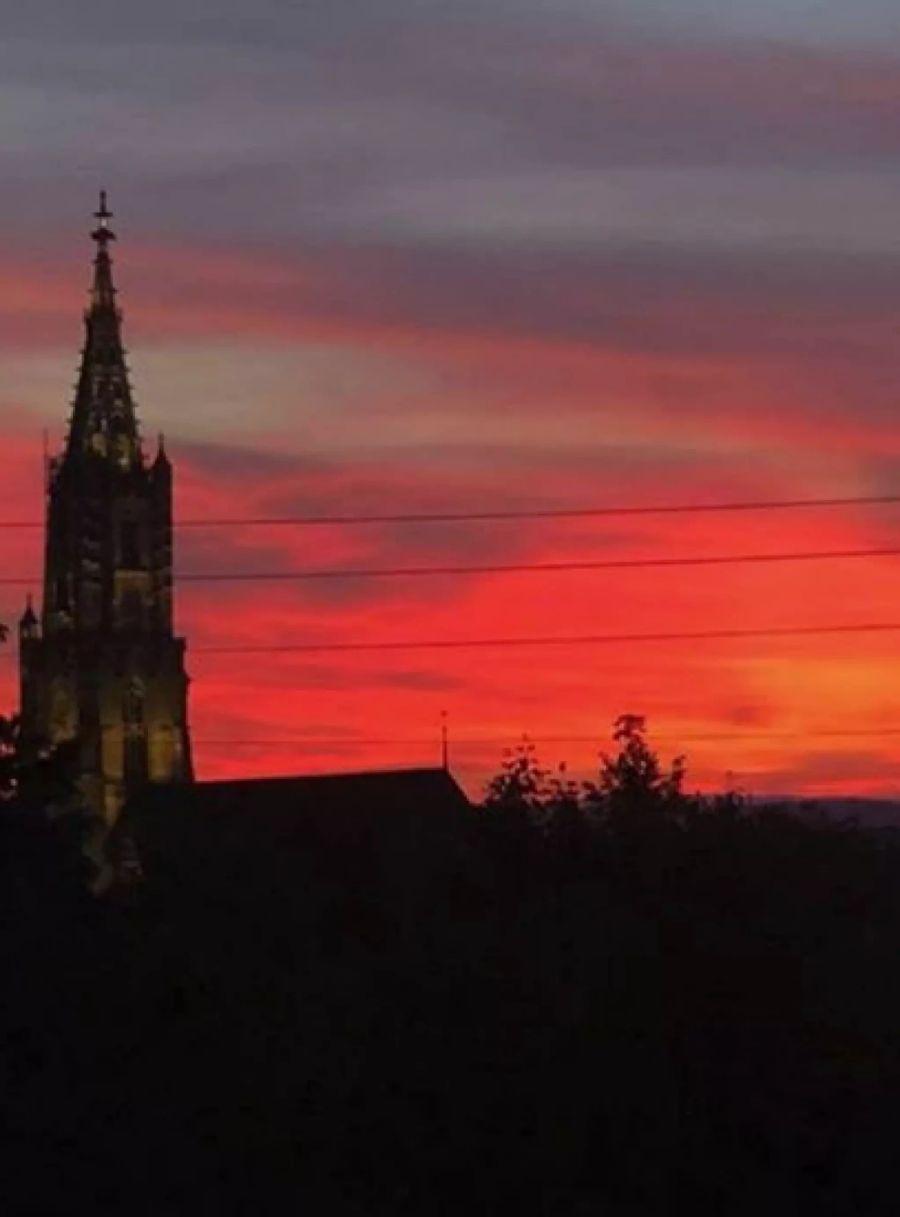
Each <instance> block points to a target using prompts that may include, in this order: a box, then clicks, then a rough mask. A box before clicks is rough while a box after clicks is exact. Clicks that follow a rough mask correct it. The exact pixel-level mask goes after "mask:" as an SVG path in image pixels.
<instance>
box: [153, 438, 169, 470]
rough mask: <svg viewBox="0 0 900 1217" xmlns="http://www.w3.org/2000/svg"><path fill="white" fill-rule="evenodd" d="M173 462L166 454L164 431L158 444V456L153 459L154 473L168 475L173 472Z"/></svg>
mask: <svg viewBox="0 0 900 1217" xmlns="http://www.w3.org/2000/svg"><path fill="white" fill-rule="evenodd" d="M171 468H172V462H171V461H170V460H169V458H168V456H167V454H166V437H165V436H164V435H163V433H162V431H160V433H159V437H158V439H157V442H156V456H155V457H154V458H153V471H154V472H155V473H164V472H165V473H168V472H169V471H171Z"/></svg>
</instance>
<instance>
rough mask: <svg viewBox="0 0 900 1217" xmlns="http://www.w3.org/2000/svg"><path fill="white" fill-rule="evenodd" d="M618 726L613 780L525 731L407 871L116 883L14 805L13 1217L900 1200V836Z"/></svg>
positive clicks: (58, 827) (628, 725) (739, 1209)
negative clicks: (464, 815) (535, 743)
mask: <svg viewBox="0 0 900 1217" xmlns="http://www.w3.org/2000/svg"><path fill="white" fill-rule="evenodd" d="M616 730H617V738H616V742H615V746H614V747H613V749H612V752H611V753H610V755H608V756H606V757H604V758H603V759H602V760H601V764H600V768H599V772H598V775H597V779H596V781H595V782H593V783H574V782H571V781H570V780H569V779H568V778H567V776H566V774H565V771H556V772H547V771H545V770H544V769H543V768H542V766H541V764H540V763H539V761H538V759H537V757H536V755H535V753H534V751H533V749H531V748H530V747H529V746H528V745H527V744H524V745H523V747H522V748H521V749H520V750H518V751H516V752H514V753H513V754H512V755H511V756H509V757H508V758H506V761H505V763H504V765H503V767H502V769H501V771H500V772H499V773H498V774H497V776H496V778H495V779H494V780H493V781H492V782H491V783H490V785H489V787H488V790H487V794H486V798H485V801H484V804H483V806H482V807H480V808H478V809H475V811H474V812H473V814H472V816H471V818H470V820H469V821H468V822H467V823H466V824H465V825H464V826H461V833H460V841H459V844H458V848H456V849H454V850H453V851H452V852H451V853H449V854H448V855H447V856H446V857H445V858H443V859H438V860H435V859H433V858H429V859H427V860H426V859H422V860H421V864H420V865H417V861H416V859H412V860H411V867H410V871H409V874H408V884H407V881H406V880H404V878H403V875H402V873H399V872H396V871H394V872H392V875H391V880H390V884H391V886H390V889H388V886H387V879H386V877H385V874H384V873H383V872H382V871H380V870H379V869H378V868H377V867H374V866H372V867H367V865H366V859H365V858H364V857H354V858H352V859H349V858H345V859H343V860H341V859H335V858H333V857H324V856H312V855H311V856H310V857H309V858H307V859H305V860H304V861H303V863H302V865H300V866H297V865H295V864H294V863H292V864H291V867H290V868H288V869H287V870H286V869H285V868H284V867H281V868H279V866H278V864H277V857H274V858H273V864H272V865H271V866H270V867H269V868H268V869H266V868H263V869H258V868H256V869H255V868H254V867H253V866H251V865H250V864H249V863H248V865H247V867H246V869H245V870H243V871H242V872H240V873H237V874H234V875H232V876H229V878H228V882H227V883H225V882H223V883H222V885H221V886H220V887H219V888H216V889H212V888H208V889H206V890H200V888H198V887H196V886H193V887H192V886H191V885H190V884H187V885H185V887H184V889H183V890H179V891H177V892H176V891H173V890H172V889H171V888H166V889H165V892H163V891H162V889H157V888H154V886H153V884H152V883H151V882H149V881H148V885H147V888H146V890H144V891H143V893H142V895H141V897H140V899H137V900H132V901H129V902H124V903H123V902H120V903H118V904H117V903H115V902H110V901H97V900H96V899H94V898H92V897H90V896H89V895H88V894H87V889H86V886H85V872H84V867H83V864H82V862H81V861H80V859H81V852H80V850H79V848H78V847H77V842H76V841H74V840H73V834H72V833H71V832H69V835H68V836H67V835H66V831H67V830H66V831H64V824H65V823H66V822H67V821H66V816H64V815H63V816H60V817H58V818H57V819H56V820H54V821H52V822H51V821H49V820H48V819H46V818H45V817H42V816H41V815H39V814H37V813H36V812H34V810H33V808H32V810H31V811H30V812H28V813H27V814H26V813H24V812H21V813H18V812H17V813H15V814H13V812H12V809H11V808H10V812H9V814H7V815H6V816H5V817H3V818H2V848H3V867H4V870H3V876H2V893H0V897H2V904H3V907H2V912H3V918H2V922H0V947H2V966H3V969H4V977H5V979H6V983H5V993H6V996H5V999H4V1003H3V1010H2V1024H3V1034H4V1043H3V1049H4V1054H3V1060H4V1067H5V1070H6V1072H5V1076H4V1088H3V1089H4V1094H5V1096H6V1098H5V1100H4V1107H5V1111H6V1116H7V1126H6V1131H5V1136H4V1143H3V1149H4V1154H3V1161H4V1167H3V1170H4V1173H5V1176H6V1178H5V1186H4V1187H3V1188H2V1189H0V1190H2V1192H3V1194H4V1195H5V1196H6V1197H13V1201H12V1203H9V1204H5V1211H6V1212H10V1213H20V1212H22V1213H24V1212H34V1213H41V1214H53V1213H56V1212H60V1213H61V1212H64V1211H65V1212H69V1211H71V1209H72V1208H73V1207H77V1208H82V1207H83V1208H90V1209H91V1210H92V1211H93V1212H94V1213H95V1214H98V1213H106V1212H109V1213H113V1212H116V1213H120V1212H122V1211H128V1212H129V1213H147V1214H151V1213H152V1214H160V1213H166V1214H169V1213H180V1212H197V1211H198V1210H200V1211H209V1212H216V1213H241V1214H243V1213H247V1214H250V1213H253V1214H256V1213H267V1212H276V1211H277V1212H284V1211H305V1212H309V1213H315V1214H318V1213H323V1214H325V1213H327V1214H332V1213H351V1214H373V1213H404V1214H423V1215H426V1214H427V1215H431V1214H448V1215H449V1214H453V1215H454V1217H455V1215H456V1214H462V1213H465V1214H474V1215H481V1214H484V1215H485V1217H486V1215H487V1214H492V1215H493V1214H496V1213H498V1212H500V1211H505V1209H507V1208H510V1207H513V1206H514V1207H515V1208H516V1209H517V1210H518V1211H519V1212H520V1213H524V1214H529V1213H535V1214H545V1213H547V1214H550V1213H552V1214H554V1217H556V1215H559V1217H576V1215H581V1214H588V1213H590V1214H595V1213H602V1214H612V1215H618V1214H622V1215H626V1214H628V1215H631V1214H634V1215H636V1217H637V1215H644V1214H646V1215H647V1217H656V1215H658V1214H659V1215H662V1214H680V1213H685V1212H700V1211H702V1212H704V1213H705V1212H710V1213H718V1214H723V1215H728V1217H731V1215H732V1214H733V1215H734V1217H744V1215H746V1217H751V1215H752V1217H759V1214H761V1213H766V1214H773V1213H775V1214H780V1213H785V1214H788V1213H789V1214H798V1213H805V1212H810V1213H816V1214H825V1215H831V1214H833V1215H835V1217H837V1215H838V1214H840V1215H841V1217H843V1215H845V1214H848V1213H854V1214H881V1213H884V1214H887V1213H891V1214H893V1213H894V1212H895V1211H896V1209H897V1205H898V1199H900V1187H898V1184H897V1181H896V1178H895V1167H894V1158H895V1150H894V1140H895V1129H896V1127H897V1123H898V1117H900V1061H898V1035H897V1027H898V1025H900V983H898V981H900V972H898V950H900V854H898V851H897V848H896V847H895V846H894V845H893V843H892V842H891V840H890V839H889V838H884V837H879V836H875V835H871V834H868V833H866V832H863V831H861V830H860V829H858V828H856V827H854V826H852V825H848V824H833V823H830V822H828V821H827V820H825V819H823V818H816V817H815V816H814V815H812V814H809V813H804V814H803V815H799V814H794V813H792V812H790V811H789V810H787V809H765V808H756V807H752V806H748V805H747V804H746V803H745V802H744V801H743V800H742V799H741V798H740V797H739V796H736V795H733V794H726V795H723V796H721V797H718V798H700V797H698V796H694V795H691V794H690V793H688V792H687V790H686V778H685V767H684V763H683V761H681V760H676V761H675V762H673V763H672V764H670V765H668V766H665V765H663V764H662V763H661V762H660V760H659V758H658V757H657V756H656V754H655V753H654V751H653V750H652V748H651V747H650V746H649V744H648V742H647V739H646V734H645V731H644V725H643V723H642V721H641V720H640V719H637V718H634V717H626V718H624V719H621V720H620V721H619V723H618V724H617V729H616ZM427 813H428V808H426V807H423V809H422V814H423V815H427ZM74 822H75V821H71V820H70V821H68V823H69V824H70V825H71V824H73V823H74ZM74 835H75V836H77V834H74ZM423 868H424V869H426V870H427V874H426V875H425V876H424V878H425V880H426V881H425V883H424V888H423V874H422V873H421V872H422V870H423ZM404 885H406V886H408V891H406V892H404V891H398V890H397V889H398V886H399V887H400V888H403V887H404ZM423 890H424V891H425V893H426V898H424V899H423V898H422V892H423ZM405 897H408V898H405Z"/></svg>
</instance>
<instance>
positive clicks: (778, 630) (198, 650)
mask: <svg viewBox="0 0 900 1217" xmlns="http://www.w3.org/2000/svg"><path fill="white" fill-rule="evenodd" d="M897 632H900V622H866V623H862V624H858V625H809V626H779V627H766V628H759V629H726V630H671V631H668V630H667V631H659V632H654V633H646V634H581V635H573V636H569V637H566V636H553V635H547V636H536V637H535V636H532V637H519V638H516V637H512V636H509V635H500V636H498V637H494V638H433V639H427V640H426V639H412V640H409V641H406V640H404V641H393V640H390V641H382V642H302V643H274V644H268V643H266V644H259V645H253V644H246V645H245V644H234V645H227V644H223V645H214V646H198V647H192V648H191V652H190V653H191V654H192V655H287V654H310V655H312V654H327V653H335V654H341V653H343V654H355V653H360V652H366V651H370V652H379V651H381V652H389V651H451V650H468V649H472V650H483V649H490V648H495V647H496V648H499V647H554V646H562V647H572V646H574V647H578V646H613V645H621V644H624V643H653V642H714V641H720V642H739V641H742V640H745V639H753V638H815V637H825V636H829V635H831V636H836V635H842V634H847V635H851V634H888V633H897Z"/></svg>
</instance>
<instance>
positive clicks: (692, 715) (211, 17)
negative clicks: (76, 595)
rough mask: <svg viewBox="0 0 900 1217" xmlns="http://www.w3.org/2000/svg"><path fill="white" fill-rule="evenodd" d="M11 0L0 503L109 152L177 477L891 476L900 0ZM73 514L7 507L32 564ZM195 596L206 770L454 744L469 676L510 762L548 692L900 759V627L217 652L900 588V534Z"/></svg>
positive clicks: (185, 567)
mask: <svg viewBox="0 0 900 1217" xmlns="http://www.w3.org/2000/svg"><path fill="white" fill-rule="evenodd" d="M3 24H4V30H3V38H2V41H0V146H2V148H3V157H4V174H3V178H4V183H3V190H2V192H0V214H2V227H0V284H2V287H0V344H2V356H0V359H2V369H3V375H2V378H0V425H2V429H3V445H2V450H0V451H2V458H0V462H2V463H0V519H2V520H4V521H8V520H32V521H33V520H38V519H40V518H41V517H42V513H43V505H42V491H41V433H42V430H43V429H44V428H49V431H50V435H51V443H52V445H53V446H54V447H58V446H59V444H60V443H61V441H62V438H63V436H64V428H65V420H66V414H67V410H68V404H69V401H70V398H71V392H72V382H73V379H74V375H75V370H76V365H77V354H78V348H79V345H80V342H81V320H80V314H81V310H82V308H83V306H84V302H85V299H86V297H85V292H86V289H87V286H88V282H89V276H90V258H91V256H92V250H91V248H90V242H89V241H88V239H87V233H88V231H89V228H90V213H91V212H92V211H93V210H94V208H95V206H96V197H97V191H98V189H99V188H100V187H101V186H104V187H106V188H107V189H108V190H109V194H110V204H111V206H112V208H113V210H114V211H115V213H116V220H115V227H116V230H117V232H118V234H119V238H120V239H119V241H118V244H117V247H116V249H115V251H114V253H115V257H116V277H117V283H118V286H119V289H120V300H121V303H122V306H123V308H124V312H125V339H126V345H127V346H128V347H129V351H130V363H131V368H132V374H133V384H134V389H135V395H136V398H137V401H138V408H139V413H140V419H141V424H142V428H143V432H144V435H145V437H146V438H147V441H148V449H152V446H153V443H154V442H155V435H156V433H157V432H158V431H164V432H165V434H166V439H167V447H168V450H169V453H170V455H171V457H172V460H173V463H174V465H175V472H176V510H177V514H178V515H179V516H180V517H182V518H190V517H193V518H196V517H203V516H223V515H228V516H235V515H238V516H257V517H258V516H266V517H271V516H283V515H285V514H294V515H296V514H301V515H321V514H328V515H343V514H365V513H408V512H423V511H424V512H430V511H434V512H454V511H466V510H500V511H503V510H516V509H533V508H565V507H601V506H603V505H607V504H609V505H619V504H624V505H635V506H637V505H643V504H646V505H654V504H670V503H672V504H674V503H716V502H724V501H733V500H760V499H762V500H766V499H786V498H789V499H796V498H818V497H849V496H874V495H891V494H897V493H900V342H898V322H900V38H898V35H900V9H898V6H897V4H896V0H854V3H852V4H850V3H848V2H847V0H755V2H754V3H753V4H748V3H746V0H743V2H741V3H738V2H737V0H618V2H614V3H605V2H604V0H478V2H477V3H475V2H474V0H456V2H455V3H453V4H447V3H444V4H437V3H433V2H432V0H308V2H306V3H299V2H294V3H291V2H288V0H282V2H279V0H255V3H254V4H252V5H251V4H248V3H247V0H177V3H176V0H156V3H154V4H152V5H139V6H138V5H128V4H125V5H123V4H121V3H113V2H112V0H81V2H80V3H78V4H73V3H72V0H29V2H28V3H27V4H26V3H16V4H10V5H8V6H7V9H5V11H4V20H3ZM898 525H900V505H898V506H879V507H871V506H870V507H853V508H847V507H844V508H831V509H827V510H826V509H806V510H795V511H783V512H758V513H755V512H748V513H740V514H738V513H734V514H726V513H721V514H715V513H709V514H696V515H680V516H679V515H670V516H665V515H661V516H640V517H606V518H601V519H589V518H576V519H570V520H557V521H527V522H522V521H516V522H506V523H485V522H478V523H471V524H469V523H466V524H454V525H447V524H445V525H441V526H433V525H408V524H407V525H391V526H372V525H367V526H360V527H354V528H346V527H341V528H336V527H335V528H293V529H289V528H258V527H254V528H249V527H248V528H245V529H243V530H240V531H236V532H235V531H223V530H221V529H219V530H213V529H184V530H183V531H181V532H179V534H178V536H177V564H178V569H179V570H180V571H182V572H184V573H189V572H194V573H201V572H210V571H216V572H220V571H244V572H250V571H254V570H257V571H260V570H265V571H274V570H292V569H293V570H301V569H317V568H323V567H327V568H335V567H348V568H354V567H368V568H371V567H376V566H397V565H406V566H429V565H442V566H446V565H452V564H460V563H462V564H465V563H472V564H477V563H488V564H490V563H504V562H530V561H535V562H550V561H562V560H565V559H570V558H571V559H579V558H583V559H592V558H596V559H605V558H632V557H633V558H640V557H658V556H659V557H662V556H666V557H679V556H685V557H688V556H696V555H703V554H708V555H715V554H733V553H748V554H749V553H760V552H774V551H795V550H813V549H816V550H817V549H833V548H841V549H848V548H849V549H855V548H871V547H889V546H892V545H894V544H898V543H900V542H898V533H897V528H898ZM40 535H41V534H40V531H39V530H36V529H32V530H31V531H27V530H23V531H15V530H6V531H0V545H2V547H3V556H4V558H5V562H4V567H5V569H6V571H7V573H8V574H9V575H18V574H24V575H29V574H31V573H32V572H34V573H37V572H38V571H39V569H40ZM25 590H26V589H25V588H24V587H23V588H16V587H2V588H0V620H5V621H7V622H11V621H14V620H15V618H16V617H17V616H18V615H19V613H20V611H21V605H22V603H23V598H24V592H25ZM34 590H35V591H37V590H38V581H37V580H35V583H34ZM177 611H178V622H179V631H180V632H181V633H184V634H186V636H187V638H188V664H189V670H190V672H191V675H192V678H193V685H192V728H193V734H194V738H195V741H196V760H197V767H198V771H199V775H200V776H202V777H214V776H222V775H238V774H255V773H283V772H295V771H310V770H317V769H319V770H321V769H326V770H332V769H345V768H361V767H369V766H376V765H379V766H380V765H403V764H423V763H432V762H435V761H437V760H438V758H439V745H438V741H439V733H440V716H441V712H442V711H447V713H448V715H449V723H450V732H451V738H452V763H453V768H454V770H455V771H456V772H457V773H458V774H459V776H460V777H461V779H462V780H463V781H464V783H465V785H466V787H467V789H468V790H469V791H470V792H471V793H473V794H477V793H478V792H479V791H480V789H481V787H482V785H483V782H484V779H485V776H486V775H487V774H488V773H489V772H490V771H491V770H493V769H494V768H496V765H497V763H498V761H499V758H500V753H501V750H502V747H503V745H504V743H511V742H514V741H515V739H516V738H517V737H518V736H519V735H521V733H522V732H528V733H529V734H531V735H532V736H533V737H534V738H536V739H537V740H541V739H542V738H546V737H552V739H551V742H548V743H546V744H544V745H542V746H541V749H540V751H541V755H542V756H543V758H544V759H545V760H546V761H547V762H548V763H556V762H558V761H560V760H567V761H568V762H569V764H570V766H571V768H572V769H573V770H574V771H575V772H577V773H578V774H585V775H588V774H589V773H590V772H591V769H592V767H593V766H594V765H595V760H594V758H595V757H596V753H597V749H598V747H599V746H603V745H605V744H606V743H607V741H608V736H609V729H610V724H611V722H612V720H613V719H614V718H615V716H616V715H617V714H619V713H622V712H626V711H627V712H636V713H643V714H645V715H647V717H648V719H649V723H650V727H651V732H652V734H653V735H655V736H656V737H657V738H658V741H659V744H660V748H661V749H662V751H663V752H664V753H666V754H667V755H668V754H670V753H673V752H676V751H684V752H686V753H687V754H688V761H689V775H690V779H691V782H692V783H693V784H696V785H698V786H703V787H706V788H717V787H721V786H722V785H723V784H724V783H725V782H726V781H728V782H735V783H737V784H739V785H741V786H743V787H745V788H746V789H748V790H749V791H751V792H755V793H764V792H766V791H777V792H785V791H790V792H796V793H800V792H809V793H821V792H825V791H828V792H834V793H840V792H844V793H879V794H880V793H897V792H900V759H898V757H900V662H898V648H900V632H898V633H896V634H892V633H884V634H872V635H867V634H847V635H845V636H837V637H836V636H828V635H823V636H814V637H809V638H805V639H796V638H795V639H771V638H756V639H748V640H743V641H719V642H713V641H707V642H688V643H686V642H677V641H672V642H659V643H646V644H631V645H623V646H620V647H613V646H603V647H588V646H585V647H579V648H574V647H572V648H562V647H559V648H557V647H547V648H544V649H527V650H526V649H522V650H515V649H508V650H502V649H497V650H478V651H467V650H452V651H443V652H441V651H435V652H428V651H424V650H422V651H412V652H409V653H404V652H399V651H398V652H388V653H382V654H377V653H375V654H369V653H366V654H332V653H328V652H322V653H319V654H314V655H310V654H302V653H297V654H294V655H291V654H285V655H279V656H277V657H274V658H273V657H271V656H270V657H263V656H222V655H212V654H202V653H199V649H200V648H202V647H204V646H211V645H216V644H223V645H235V646H239V645H241V644H248V645H253V644H263V645H264V644H282V643H292V642H294V643H326V642H342V641H355V642H360V641H376V640H378V641H381V640H385V641H389V640H392V639H403V640H406V639H417V638H418V639H444V638H446V639H450V638H478V637H486V636H496V635H514V636H522V637H528V636H535V635H550V634H552V635H578V634H605V633H622V632H628V633H635V632H657V631H663V632H664V631H668V632H672V631H675V632H677V631H680V630H681V631H702V630H705V629H711V630H715V629H738V630H743V629H747V630H752V629H755V628H762V629H765V628H768V627H779V628H780V627H793V626H816V625H834V624H848V625H852V624H857V623H868V622H892V621H896V622H900V558H891V557H885V558H867V559H846V560H836V561H821V562H815V563H813V562H807V563H798V564H790V563H783V564H772V565H745V566H724V567H722V566H720V567H709V568H673V569H670V570H659V569H656V570H653V569H650V570H634V571H607V572H581V573H575V572H560V573H557V574H554V575H552V576H547V575H541V574H528V573H522V574H503V575H501V574H489V575H480V576H477V577H441V578H433V579H408V580H404V579H392V580H387V579H384V580H376V579H371V580H362V579H356V580H354V579H342V580H336V581H322V582H320V583H305V584H303V583H300V584H296V585H292V584H290V583H269V584H266V583H252V582H245V583H236V584H227V583H226V584H182V585H181V586H180V587H179V590H178V597H177ZM6 650H7V652H8V661H7V662H6V663H5V664H4V665H3V669H2V672H3V687H2V689H0V692H2V694H3V701H4V703H5V704H6V705H8V706H12V705H14V704H15V698H16V692H15V689H16V678H15V664H14V662H12V660H11V657H12V656H13V652H14V647H12V646H10V645H7V647H6ZM841 732H844V733H845V734H832V733H841ZM892 733H893V734H892ZM722 736H725V737H728V738H725V739H722V738H710V737H722ZM567 737H572V740H571V742H562V740H563V739H566V738H567ZM732 737H733V738H732ZM578 740H580V741H582V742H576V741H578ZM590 740H596V741H597V742H596V743H591V742H587V741H590ZM376 741H384V742H376ZM554 741H556V742H554Z"/></svg>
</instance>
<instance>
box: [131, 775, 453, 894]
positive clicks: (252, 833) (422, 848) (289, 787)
mask: <svg viewBox="0 0 900 1217" xmlns="http://www.w3.org/2000/svg"><path fill="white" fill-rule="evenodd" d="M470 811H471V805H470V804H469V802H468V800H467V799H466V796H465V794H464V793H463V791H462V790H461V788H460V787H459V786H458V785H457V783H456V782H455V780H454V779H453V777H452V776H451V775H450V774H449V773H448V772H447V771H446V770H444V769H399V770H379V771H372V772H363V773H340V774H318V775H311V776H301V777H278V778H254V779H246V780H240V781H222V782H197V783H194V784H193V785H180V786H160V785H157V786H148V787H146V788H145V790H144V791H142V792H141V793H140V794H139V795H137V796H136V797H135V798H134V799H132V800H131V801H130V802H129V803H128V804H127V805H126V807H125V810H124V812H123V814H122V816H121V817H120V821H119V824H118V825H117V832H118V833H121V834H123V835H126V836H129V837H131V838H132V839H133V840H134V843H135V845H136V847H137V851H138V854H139V856H140V859H141V865H142V867H143V869H144V871H145V873H146V875H147V876H148V878H152V877H153V874H154V872H156V873H161V872H166V873H168V874H169V875H172V874H174V873H175V872H178V873H180V874H182V875H184V876H185V877H186V876H187V875H188V874H190V875H193V876H195V877H196V878H201V877H202V876H203V875H206V876H207V877H212V876H213V875H214V873H215V872H218V873H219V874H220V875H221V874H223V873H225V872H227V871H231V870H232V869H233V868H234V867H235V866H238V867H242V868H243V867H245V866H246V867H250V868H253V869H256V870H258V869H259V868H260V866H262V867H263V868H265V867H266V866H267V865H270V864H271V865H276V864H277V865H281V864H283V863H284V861H285V860H286V859H290V858H291V857H294V858H296V857H300V856H302V855H311V854H312V855H315V856H317V857H319V858H321V857H323V856H326V855H330V856H332V857H342V856H343V857H346V856H349V855H350V854H352V853H354V852H355V851H357V852H358V851H359V849H361V848H362V849H364V850H369V851H372V850H374V851H375V852H385V851H386V852H396V851H397V850H400V851H401V852H403V853H411V855H412V856H416V855H417V854H422V855H428V854H431V855H433V854H434V853H435V851H436V850H443V849H445V848H452V842H453V841H454V840H459V839H460V837H461V836H462V834H463V833H464V831H465V827H466V826H467V825H468V823H469V816H468V813H469V812H470Z"/></svg>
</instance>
